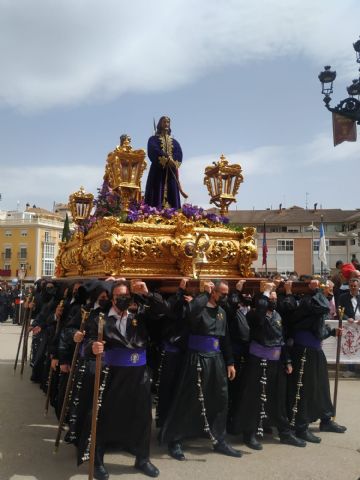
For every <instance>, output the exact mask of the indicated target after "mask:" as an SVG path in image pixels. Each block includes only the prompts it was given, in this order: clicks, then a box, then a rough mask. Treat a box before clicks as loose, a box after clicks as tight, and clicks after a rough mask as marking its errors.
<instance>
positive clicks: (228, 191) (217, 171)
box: [204, 155, 244, 215]
mask: <svg viewBox="0 0 360 480" xmlns="http://www.w3.org/2000/svg"><path fill="white" fill-rule="evenodd" d="M243 181H244V177H243V175H242V168H241V165H239V164H233V165H229V162H228V160H227V159H226V157H225V156H224V155H221V157H220V160H219V161H218V162H214V165H211V166H208V167H206V168H205V177H204V185H206V187H207V189H208V192H209V195H210V203H213V204H214V205H216V206H217V207H219V208H220V214H221V215H226V214H227V212H228V210H229V205H230V204H231V203H232V202H235V201H236V198H235V197H236V194H237V192H238V190H239V187H240V184H241V183H242V182H243Z"/></svg>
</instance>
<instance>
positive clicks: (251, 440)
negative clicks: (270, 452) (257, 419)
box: [244, 433, 263, 450]
mask: <svg viewBox="0 0 360 480" xmlns="http://www.w3.org/2000/svg"><path fill="white" fill-rule="evenodd" d="M244 443H245V445H246V446H247V447H249V448H252V449H253V450H262V449H263V446H262V444H261V443H260V442H258V441H257V440H256V437H255V434H254V433H250V434H245V433H244Z"/></svg>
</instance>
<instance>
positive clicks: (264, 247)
mask: <svg viewBox="0 0 360 480" xmlns="http://www.w3.org/2000/svg"><path fill="white" fill-rule="evenodd" d="M267 253H268V247H267V243H266V227H265V222H264V231H263V241H262V265H266V264H267Z"/></svg>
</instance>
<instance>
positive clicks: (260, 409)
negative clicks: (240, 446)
mask: <svg viewBox="0 0 360 480" xmlns="http://www.w3.org/2000/svg"><path fill="white" fill-rule="evenodd" d="M274 288H275V284H274V283H271V282H269V283H267V284H266V285H265V291H264V293H263V294H262V295H260V296H259V297H258V298H257V299H256V300H255V306H254V308H252V309H251V310H250V311H249V313H248V314H247V320H248V323H249V327H250V346H249V356H248V360H247V363H246V365H245V368H244V383H245V385H246V388H245V390H244V393H243V395H242V397H241V401H240V403H239V404H238V405H234V414H233V431H234V433H241V432H242V433H243V434H244V443H245V445H247V446H248V447H249V448H252V449H254V450H262V448H263V447H262V444H261V443H260V442H259V441H258V440H257V439H256V434H257V435H259V436H262V435H263V433H264V429H265V428H266V427H272V426H274V427H276V428H277V429H278V431H279V437H280V442H281V443H284V444H287V445H292V446H295V447H305V445H306V443H305V442H304V441H303V440H300V439H298V438H296V437H295V436H294V435H293V433H292V432H291V428H290V424H289V421H288V419H287V412H286V376H287V374H288V375H290V374H291V372H292V366H291V362H290V359H289V358H288V356H287V352H286V347H285V342H284V337H283V329H282V320H281V317H280V315H279V313H278V312H277V310H276V308H277V295H276V292H275V291H273V289H274Z"/></svg>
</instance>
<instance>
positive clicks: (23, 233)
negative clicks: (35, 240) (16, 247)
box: [20, 230, 28, 237]
mask: <svg viewBox="0 0 360 480" xmlns="http://www.w3.org/2000/svg"><path fill="white" fill-rule="evenodd" d="M27 234H28V232H27V230H21V233H20V235H21V236H22V237H27Z"/></svg>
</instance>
